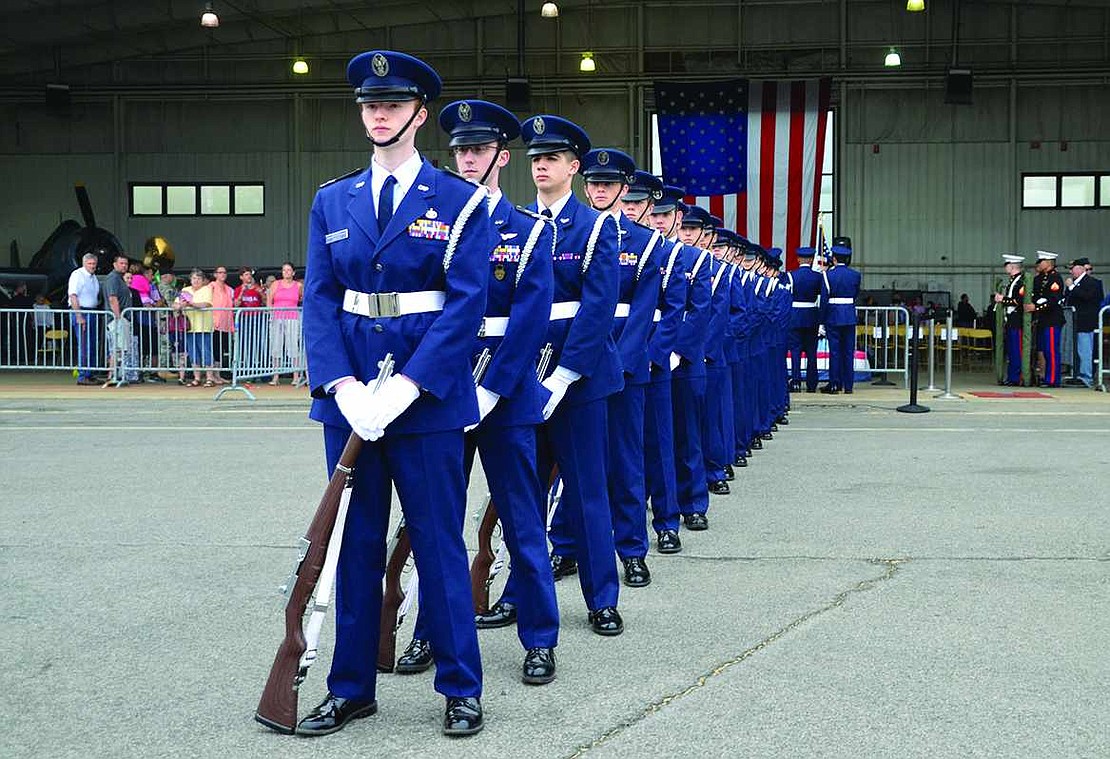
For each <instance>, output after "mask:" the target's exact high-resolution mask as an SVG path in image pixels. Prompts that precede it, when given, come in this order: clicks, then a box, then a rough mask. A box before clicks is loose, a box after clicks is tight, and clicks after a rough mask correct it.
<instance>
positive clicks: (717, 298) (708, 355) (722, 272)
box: [705, 259, 732, 365]
mask: <svg viewBox="0 0 1110 759" xmlns="http://www.w3.org/2000/svg"><path fill="white" fill-rule="evenodd" d="M707 265H708V266H709V267H710V282H709V289H710V293H711V299H710V305H709V325H708V326H707V328H706V336H705V361H706V363H709V364H716V365H724V364H726V363H728V355H727V349H726V348H725V340H727V339H729V338H728V315H729V313H728V312H729V307H730V305H731V302H732V299H731V298H730V297H729V289H728V266H727V265H726V264H725V263H723V262H721V261H718V260H717V259H712V260H711V261H709V262H708V264H707Z"/></svg>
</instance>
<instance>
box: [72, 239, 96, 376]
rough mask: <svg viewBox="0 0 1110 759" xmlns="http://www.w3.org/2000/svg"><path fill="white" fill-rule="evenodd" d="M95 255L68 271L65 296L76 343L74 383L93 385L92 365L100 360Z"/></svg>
mask: <svg viewBox="0 0 1110 759" xmlns="http://www.w3.org/2000/svg"><path fill="white" fill-rule="evenodd" d="M96 263H97V258H96V254H95V253H86V254H85V255H83V256H81V266H80V267H78V268H76V269H74V270H73V271H72V272H70V275H69V284H68V286H67V288H66V297H67V299H68V301H69V307H70V308H71V309H72V310H73V331H74V333H75V336H76V340H77V365H78V368H77V384H78V385H95V384H97V382H96V380H94V379H93V378H92V367H93V365H94V364H95V365H97V366H99V364H98V363H97V362H98V361H99V360H100V314H98V313H96V307H97V305H99V303H100V280H99V279H97V278H96Z"/></svg>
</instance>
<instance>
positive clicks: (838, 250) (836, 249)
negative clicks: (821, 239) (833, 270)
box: [832, 245, 852, 261]
mask: <svg viewBox="0 0 1110 759" xmlns="http://www.w3.org/2000/svg"><path fill="white" fill-rule="evenodd" d="M832 254H833V255H834V256H836V257H837V258H839V259H840V260H842V261H843V260H845V259H848V258H851V257H852V249H851V248H849V247H848V246H847V245H834V246H832Z"/></svg>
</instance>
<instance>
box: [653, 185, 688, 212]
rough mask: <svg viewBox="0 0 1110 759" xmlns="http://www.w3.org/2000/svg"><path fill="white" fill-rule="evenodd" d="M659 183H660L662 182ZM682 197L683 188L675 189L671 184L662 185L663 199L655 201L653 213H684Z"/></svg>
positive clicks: (684, 191)
mask: <svg viewBox="0 0 1110 759" xmlns="http://www.w3.org/2000/svg"><path fill="white" fill-rule="evenodd" d="M657 178H658V177H657ZM659 181H660V183H662V181H663V180H662V179H660V180H659ZM684 197H686V189H685V188H683V187H676V186H675V185H673V184H665V185H663V197H662V198H660V199H659V200H657V201H655V208H654V209H653V213H668V212H670V211H676V210H677V211H681V212H682V213H686V204H685V203H683V202H682V199H683V198H684Z"/></svg>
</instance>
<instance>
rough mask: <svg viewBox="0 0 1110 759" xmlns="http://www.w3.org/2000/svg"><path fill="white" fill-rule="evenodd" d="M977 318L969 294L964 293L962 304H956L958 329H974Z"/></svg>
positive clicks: (961, 298)
mask: <svg viewBox="0 0 1110 759" xmlns="http://www.w3.org/2000/svg"><path fill="white" fill-rule="evenodd" d="M977 316H978V314H977V313H975V306H973V305H971V300H970V299H969V298H968V296H967V293H964V294H963V295H961V296H960V302H959V303H957V304H956V316H955V325H956V326H957V327H974V326H975V319H976V317H977Z"/></svg>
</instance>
